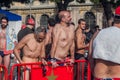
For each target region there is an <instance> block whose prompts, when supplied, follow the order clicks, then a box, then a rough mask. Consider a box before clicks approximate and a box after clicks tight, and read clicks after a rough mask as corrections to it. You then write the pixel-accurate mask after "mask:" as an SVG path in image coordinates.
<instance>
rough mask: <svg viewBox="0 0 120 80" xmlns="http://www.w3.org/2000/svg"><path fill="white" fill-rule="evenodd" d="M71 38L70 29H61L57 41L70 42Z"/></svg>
mask: <svg viewBox="0 0 120 80" xmlns="http://www.w3.org/2000/svg"><path fill="white" fill-rule="evenodd" d="M72 38H73V32H72V30H71V29H62V30H61V34H60V36H59V39H60V40H61V41H71V40H72Z"/></svg>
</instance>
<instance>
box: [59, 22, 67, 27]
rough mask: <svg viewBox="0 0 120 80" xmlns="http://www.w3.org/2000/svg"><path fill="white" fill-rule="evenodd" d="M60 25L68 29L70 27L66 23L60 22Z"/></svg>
mask: <svg viewBox="0 0 120 80" xmlns="http://www.w3.org/2000/svg"><path fill="white" fill-rule="evenodd" d="M60 24H61V25H62V26H63V27H68V25H67V24H66V23H65V22H60Z"/></svg>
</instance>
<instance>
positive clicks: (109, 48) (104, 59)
mask: <svg viewBox="0 0 120 80" xmlns="http://www.w3.org/2000/svg"><path fill="white" fill-rule="evenodd" d="M119 34H120V29H119V28H117V27H109V28H107V29H103V30H101V31H100V32H99V33H98V35H97V36H96V38H95V39H94V41H93V58H94V59H95V63H96V64H95V68H94V77H96V78H120V56H119V55H120V54H119V52H120V45H119V44H120V37H119Z"/></svg>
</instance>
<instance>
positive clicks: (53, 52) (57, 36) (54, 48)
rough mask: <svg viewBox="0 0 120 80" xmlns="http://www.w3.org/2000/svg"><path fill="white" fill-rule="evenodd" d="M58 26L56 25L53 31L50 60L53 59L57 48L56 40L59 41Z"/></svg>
mask: <svg viewBox="0 0 120 80" xmlns="http://www.w3.org/2000/svg"><path fill="white" fill-rule="evenodd" d="M59 27H60V26H59V25H58V24H56V26H55V28H54V30H53V44H52V49H51V52H50V54H51V58H54V56H55V51H56V48H57V44H58V40H59V35H60V28H59Z"/></svg>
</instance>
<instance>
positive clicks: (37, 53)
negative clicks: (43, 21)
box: [14, 27, 46, 80]
mask: <svg viewBox="0 0 120 80" xmlns="http://www.w3.org/2000/svg"><path fill="white" fill-rule="evenodd" d="M45 35H46V33H45V29H44V28H43V27H38V28H37V29H36V31H35V33H31V34H28V35H26V36H25V37H24V38H23V39H22V40H21V41H20V42H19V43H18V44H17V45H16V47H15V48H14V54H15V56H16V58H17V59H18V61H19V63H21V64H22V63H33V62H38V61H39V60H40V61H42V62H43V63H45V64H46V61H45V60H44V58H45ZM20 49H23V57H22V59H21V58H20ZM26 80H29V76H28V74H27V71H26Z"/></svg>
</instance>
